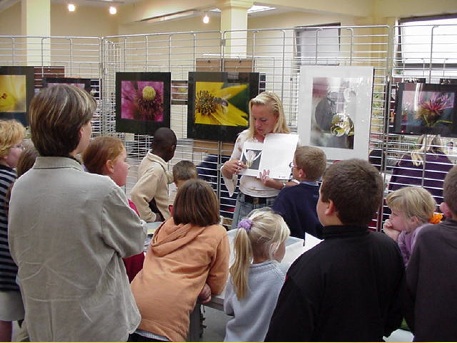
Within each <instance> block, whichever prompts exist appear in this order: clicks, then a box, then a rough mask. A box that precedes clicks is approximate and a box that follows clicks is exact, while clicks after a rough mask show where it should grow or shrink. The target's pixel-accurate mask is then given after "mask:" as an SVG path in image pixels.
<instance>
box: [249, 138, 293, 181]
mask: <svg viewBox="0 0 457 343" xmlns="http://www.w3.org/2000/svg"><path fill="white" fill-rule="evenodd" d="M297 144H298V135H296V134H293V133H290V134H287V133H269V134H267V135H266V136H265V140H264V142H263V143H259V142H245V143H244V145H243V152H242V156H241V161H242V162H243V163H244V164H245V165H246V166H247V168H246V169H245V170H244V171H243V173H242V174H243V175H250V176H255V177H259V174H260V173H262V172H263V171H264V170H266V171H269V177H271V178H273V179H288V178H289V176H290V174H291V170H290V162H292V161H293V159H294V154H295V150H296V148H297Z"/></svg>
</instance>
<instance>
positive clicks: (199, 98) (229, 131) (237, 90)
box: [188, 72, 259, 142]
mask: <svg viewBox="0 0 457 343" xmlns="http://www.w3.org/2000/svg"><path fill="white" fill-rule="evenodd" d="M190 74H191V75H190V76H189V104H188V106H189V107H188V109H189V119H188V136H189V138H198V139H203V140H220V141H228V142H230V141H234V139H235V138H236V135H237V134H238V133H239V132H241V131H243V130H244V129H246V128H247V127H248V126H249V100H250V99H251V98H253V97H255V96H256V95H257V94H258V89H259V74H258V73H226V72H222V73H217V72H196V73H190Z"/></svg>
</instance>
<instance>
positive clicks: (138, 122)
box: [116, 72, 171, 134]
mask: <svg viewBox="0 0 457 343" xmlns="http://www.w3.org/2000/svg"><path fill="white" fill-rule="evenodd" d="M170 83H171V73H148V72H144V73H128V72H126V73H124V72H122V73H116V131H118V132H130V133H136V134H152V133H153V132H154V131H155V130H156V129H158V128H159V127H163V126H165V127H169V126H170Z"/></svg>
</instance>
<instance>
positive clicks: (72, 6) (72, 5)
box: [67, 4, 76, 12]
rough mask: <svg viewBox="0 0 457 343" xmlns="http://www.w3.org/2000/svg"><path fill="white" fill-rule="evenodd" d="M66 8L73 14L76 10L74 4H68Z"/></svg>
mask: <svg viewBox="0 0 457 343" xmlns="http://www.w3.org/2000/svg"><path fill="white" fill-rule="evenodd" d="M67 8H68V11H69V12H74V11H75V10H76V6H75V5H74V4H68V6H67Z"/></svg>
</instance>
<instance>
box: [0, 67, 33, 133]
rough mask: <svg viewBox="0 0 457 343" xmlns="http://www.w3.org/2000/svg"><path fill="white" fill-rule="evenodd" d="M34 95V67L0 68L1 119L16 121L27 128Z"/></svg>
mask: <svg viewBox="0 0 457 343" xmlns="http://www.w3.org/2000/svg"><path fill="white" fill-rule="evenodd" d="M33 95H34V86H33V67H2V66H0V119H16V120H18V121H20V122H21V123H22V124H23V125H24V126H27V125H28V121H27V110H28V108H29V105H30V101H31V100H32V98H33Z"/></svg>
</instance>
